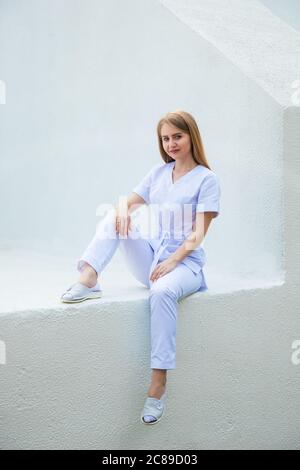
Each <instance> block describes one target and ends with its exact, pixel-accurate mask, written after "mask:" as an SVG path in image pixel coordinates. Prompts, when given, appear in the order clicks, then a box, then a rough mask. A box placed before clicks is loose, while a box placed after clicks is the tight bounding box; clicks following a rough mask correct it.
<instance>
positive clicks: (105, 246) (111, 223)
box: [77, 211, 154, 287]
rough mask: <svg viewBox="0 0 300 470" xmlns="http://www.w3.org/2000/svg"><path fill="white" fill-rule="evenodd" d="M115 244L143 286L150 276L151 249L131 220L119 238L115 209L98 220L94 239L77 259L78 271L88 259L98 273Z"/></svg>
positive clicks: (114, 249) (111, 255) (147, 285)
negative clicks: (129, 227) (126, 231)
mask: <svg viewBox="0 0 300 470" xmlns="http://www.w3.org/2000/svg"><path fill="white" fill-rule="evenodd" d="M118 247H120V249H121V251H122V253H123V255H124V257H125V260H126V264H127V265H128V267H129V269H130V271H131V272H132V274H133V275H134V277H135V278H136V279H137V280H138V281H139V282H141V283H142V284H144V285H145V286H146V287H150V283H149V277H150V267H151V264H152V261H153V256H154V253H153V249H152V248H151V245H150V243H149V242H148V241H147V240H146V239H144V238H141V234H140V232H139V231H138V229H137V227H136V226H135V224H134V222H132V223H131V229H130V230H129V232H128V236H127V238H120V236H119V234H118V233H116V229H115V212H114V211H110V212H108V213H107V214H106V216H105V217H104V218H103V219H102V220H101V221H100V223H99V224H98V226H97V231H96V233H95V235H94V237H93V239H92V240H91V242H90V243H89V245H88V246H87V247H86V249H85V250H84V252H83V254H82V255H81V257H80V258H79V260H78V262H77V269H78V271H81V270H82V269H83V266H84V264H85V263H88V264H90V265H91V266H92V267H93V268H94V269H95V271H96V272H97V274H100V272H102V271H103V269H104V268H105V266H106V265H107V264H108V263H109V261H110V260H111V259H112V257H113V255H114V254H115V252H116V250H117V249H118Z"/></svg>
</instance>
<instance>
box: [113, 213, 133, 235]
mask: <svg viewBox="0 0 300 470" xmlns="http://www.w3.org/2000/svg"><path fill="white" fill-rule="evenodd" d="M130 228H131V218H130V215H129V214H128V211H127V212H126V213H124V214H123V213H122V214H121V213H120V211H119V208H118V207H116V232H117V233H119V234H120V235H121V236H125V235H126V236H128V230H129V229H130Z"/></svg>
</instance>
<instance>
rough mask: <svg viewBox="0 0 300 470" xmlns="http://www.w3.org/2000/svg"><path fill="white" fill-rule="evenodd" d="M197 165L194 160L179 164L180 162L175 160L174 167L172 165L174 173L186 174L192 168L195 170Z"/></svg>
mask: <svg viewBox="0 0 300 470" xmlns="http://www.w3.org/2000/svg"><path fill="white" fill-rule="evenodd" d="M197 165H198V163H196V162H195V160H194V159H192V160H189V161H184V162H181V161H180V160H177V161H175V165H174V171H176V173H178V174H179V173H186V172H187V171H190V170H192V169H193V168H195V166H197Z"/></svg>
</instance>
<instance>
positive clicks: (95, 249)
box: [77, 211, 202, 369]
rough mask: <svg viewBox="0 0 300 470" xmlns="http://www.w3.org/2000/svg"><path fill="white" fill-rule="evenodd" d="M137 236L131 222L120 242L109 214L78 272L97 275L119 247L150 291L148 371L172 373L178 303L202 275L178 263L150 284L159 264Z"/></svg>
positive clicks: (99, 228)
mask: <svg viewBox="0 0 300 470" xmlns="http://www.w3.org/2000/svg"><path fill="white" fill-rule="evenodd" d="M138 236H139V231H138V229H137V228H136V227H135V226H134V224H133V221H131V229H130V230H129V231H128V236H127V238H122V237H121V236H120V235H119V234H118V233H116V230H115V212H114V211H110V212H108V213H107V214H106V216H105V217H104V218H103V219H102V220H101V221H100V223H99V224H98V227H97V231H96V234H95V235H94V237H93V239H92V240H91V242H90V243H89V245H88V246H87V248H86V249H85V250H84V252H83V254H82V256H81V257H80V259H79V260H78V263H77V269H78V271H79V272H81V271H82V268H83V267H84V265H85V263H88V264H90V265H91V266H92V267H93V268H94V269H95V271H96V272H97V273H98V274H100V273H101V272H102V271H103V269H104V268H105V266H106V265H107V264H108V263H109V261H110V260H111V258H112V257H113V255H114V253H115V252H116V250H117V248H118V247H119V246H120V249H121V250H122V252H123V255H124V256H125V260H126V262H127V265H128V267H129V269H130V271H131V272H132V274H133V276H134V277H135V278H136V279H137V280H138V281H139V282H141V283H142V284H144V285H145V286H146V287H148V288H149V289H150V295H149V298H150V311H151V321H150V330H151V368H152V369H175V368H176V320H177V301H178V300H179V299H181V298H183V297H186V296H187V295H190V294H192V293H193V292H196V291H197V290H198V289H199V286H200V285H201V282H202V273H201V271H200V273H198V274H195V273H194V272H193V271H192V270H191V269H190V268H189V267H188V266H186V265H185V264H183V263H179V264H178V265H177V266H176V267H175V268H174V269H173V270H172V271H170V272H169V273H167V274H165V275H164V276H162V277H160V278H158V279H157V280H156V281H154V282H153V281H151V280H150V279H149V278H150V275H151V273H152V271H153V270H154V268H155V266H156V264H157V261H159V260H157V261H156V260H155V259H154V257H155V253H154V250H153V249H152V246H151V245H150V243H149V241H148V240H147V239H145V238H138ZM153 262H154V263H153Z"/></svg>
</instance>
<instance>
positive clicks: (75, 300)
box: [60, 292, 102, 304]
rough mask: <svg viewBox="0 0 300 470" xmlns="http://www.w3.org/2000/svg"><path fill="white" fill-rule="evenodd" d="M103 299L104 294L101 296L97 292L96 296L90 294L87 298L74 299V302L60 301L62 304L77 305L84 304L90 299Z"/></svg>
mask: <svg viewBox="0 0 300 470" xmlns="http://www.w3.org/2000/svg"><path fill="white" fill-rule="evenodd" d="M100 297H102V292H101V293H100V294H99V292H95V293H94V294H89V295H88V296H86V297H82V298H80V299H74V300H66V299H60V301H61V302H63V303H65V304H75V303H78V302H83V301H84V300H90V299H100Z"/></svg>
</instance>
